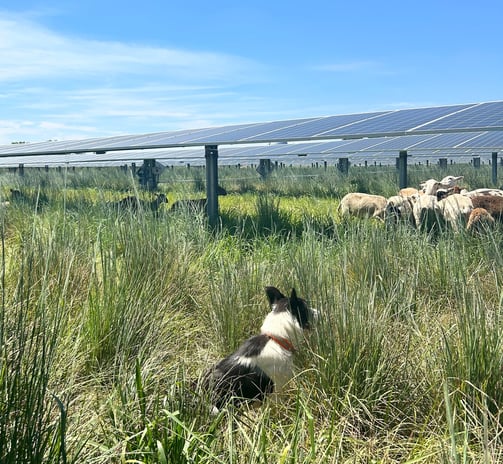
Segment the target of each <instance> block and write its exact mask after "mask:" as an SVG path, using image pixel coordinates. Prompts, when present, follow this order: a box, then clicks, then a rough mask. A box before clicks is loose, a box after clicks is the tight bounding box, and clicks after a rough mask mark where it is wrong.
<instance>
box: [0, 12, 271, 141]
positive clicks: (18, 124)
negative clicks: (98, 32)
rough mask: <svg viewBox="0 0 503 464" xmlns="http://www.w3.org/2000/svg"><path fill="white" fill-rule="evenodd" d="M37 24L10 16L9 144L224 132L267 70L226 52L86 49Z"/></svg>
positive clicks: (92, 44) (0, 19)
mask: <svg viewBox="0 0 503 464" xmlns="http://www.w3.org/2000/svg"><path fill="white" fill-rule="evenodd" d="M29 17H30V16H29V15H25V16H24V17H20V16H13V15H8V14H5V13H2V12H1V11H0V84H1V86H2V89H1V93H0V104H1V106H2V108H3V110H2V115H7V114H8V115H9V121H8V122H6V121H4V124H2V127H0V144H7V143H10V142H11V141H18V140H25V141H39V140H48V139H59V140H61V139H71V138H82V137H97V136H107V135H115V134H117V133H139V132H151V131H156V130H171V129H178V128H182V127H187V126H188V127H200V126H198V125H197V124H203V125H205V126H208V125H216V124H219V122H213V123H212V122H211V121H212V119H213V118H215V117H216V115H217V114H220V115H222V114H225V118H226V119H227V120H229V118H230V117H232V113H235V109H234V106H235V102H236V100H238V98H237V97H236V94H235V93H234V90H233V89H234V87H235V86H236V85H243V84H245V85H246V83H250V82H252V81H257V80H262V76H263V73H264V71H265V68H264V67H262V65H260V64H259V63H256V62H253V61H251V60H248V59H245V58H242V57H239V56H232V55H228V54H224V53H212V52H206V51H204V52H199V51H191V50H183V49H177V48H161V47H149V46H143V45H138V44H130V43H121V42H104V41H96V40H82V39H80V38H75V37H69V36H65V35H62V34H59V33H57V32H54V31H52V30H50V29H48V28H46V27H43V26H41V25H39V24H37V23H36V22H34V21H32V20H30V19H29ZM27 18H28V19H27ZM229 110H230V111H229ZM240 110H241V111H242V114H247V110H249V108H247V107H242V108H240ZM4 117H5V116H4ZM213 121H216V120H215V119H213ZM238 121H239V119H238ZM196 123H197V124H196Z"/></svg>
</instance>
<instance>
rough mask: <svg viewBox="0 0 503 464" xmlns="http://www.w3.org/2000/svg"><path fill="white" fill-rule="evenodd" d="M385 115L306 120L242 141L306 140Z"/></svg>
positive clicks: (342, 116) (370, 114) (373, 114)
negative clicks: (337, 128)
mask: <svg viewBox="0 0 503 464" xmlns="http://www.w3.org/2000/svg"><path fill="white" fill-rule="evenodd" d="M381 114H386V112H379V113H360V114H347V115H341V116H327V117H324V118H315V119H311V120H307V121H305V122H303V123H300V124H294V125H290V126H287V127H284V128H280V129H276V130H274V131H271V132H268V133H260V134H256V135H253V136H250V137H247V138H245V139H244V138H243V139H242V140H243V141H245V140H246V141H248V142H252V141H260V140H262V141H266V140H270V139H274V140H295V139H297V140H298V139H304V140H305V139H307V138H310V137H314V136H316V135H323V134H324V133H325V132H326V131H329V130H333V129H334V128H336V127H342V126H345V125H347V124H352V123H354V122H356V121H363V120H367V119H370V118H373V117H375V116H378V115H381Z"/></svg>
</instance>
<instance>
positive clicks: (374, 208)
mask: <svg viewBox="0 0 503 464" xmlns="http://www.w3.org/2000/svg"><path fill="white" fill-rule="evenodd" d="M386 203H387V200H386V198H385V197H383V196H381V195H371V194H369V193H359V192H354V193H348V194H347V195H345V196H344V197H343V198H342V200H341V202H340V203H339V206H338V208H337V209H338V211H339V213H340V215H341V216H356V217H360V218H369V217H373V218H381V219H382V218H384V212H385V210H386Z"/></svg>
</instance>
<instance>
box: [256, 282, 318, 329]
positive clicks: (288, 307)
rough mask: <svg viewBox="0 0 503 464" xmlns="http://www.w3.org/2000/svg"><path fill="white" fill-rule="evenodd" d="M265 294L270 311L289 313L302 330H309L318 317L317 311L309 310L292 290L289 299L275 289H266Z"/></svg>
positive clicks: (304, 302) (305, 303)
mask: <svg viewBox="0 0 503 464" xmlns="http://www.w3.org/2000/svg"><path fill="white" fill-rule="evenodd" d="M265 292H266V294H267V298H268V299H269V304H270V305H271V311H272V312H273V313H275V314H280V313H284V312H288V313H290V314H291V316H292V317H293V319H294V320H295V321H296V322H297V323H298V325H299V327H300V328H301V329H302V330H306V329H310V328H311V326H312V323H313V322H314V321H315V320H316V319H317V317H318V311H317V310H316V309H314V308H310V307H309V306H308V304H307V302H306V301H305V300H304V299H302V298H299V297H298V296H297V292H296V291H295V289H294V288H292V292H291V294H290V297H287V296H285V295H283V293H281V292H280V291H279V290H278V289H277V288H276V287H266V289H265Z"/></svg>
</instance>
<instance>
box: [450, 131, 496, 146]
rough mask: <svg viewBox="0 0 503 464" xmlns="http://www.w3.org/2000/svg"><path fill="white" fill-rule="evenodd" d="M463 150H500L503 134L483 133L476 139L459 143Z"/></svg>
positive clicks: (494, 132)
mask: <svg viewBox="0 0 503 464" xmlns="http://www.w3.org/2000/svg"><path fill="white" fill-rule="evenodd" d="M460 147H463V148H491V149H495V150H497V149H500V150H501V148H502V147H503V132H500V131H491V132H483V133H481V134H480V135H479V136H478V137H473V138H471V139H469V140H466V141H465V142H462V143H460Z"/></svg>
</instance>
